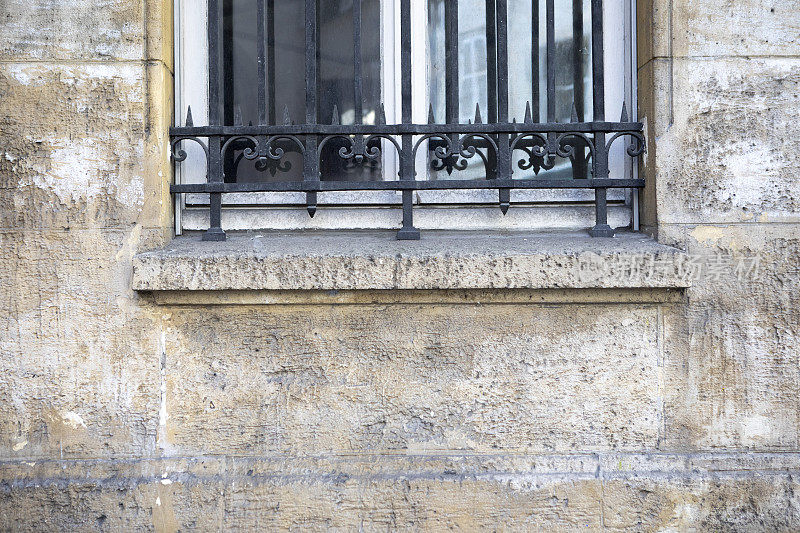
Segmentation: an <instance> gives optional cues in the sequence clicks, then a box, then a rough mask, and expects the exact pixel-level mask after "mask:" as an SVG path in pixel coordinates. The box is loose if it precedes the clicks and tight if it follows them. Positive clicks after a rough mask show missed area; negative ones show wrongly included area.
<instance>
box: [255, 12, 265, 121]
mask: <svg viewBox="0 0 800 533" xmlns="http://www.w3.org/2000/svg"><path fill="white" fill-rule="evenodd" d="M265 1H266V0H256V26H257V28H256V39H257V41H258V42H257V44H256V48H257V49H258V123H259V124H260V125H262V124H266V123H267V49H266V47H267V43H266V38H265V35H264V33H265V27H264V26H265V19H266V9H265V7H266V6H265V5H264V2H265Z"/></svg>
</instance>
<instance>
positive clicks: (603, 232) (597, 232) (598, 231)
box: [589, 224, 614, 237]
mask: <svg viewBox="0 0 800 533" xmlns="http://www.w3.org/2000/svg"><path fill="white" fill-rule="evenodd" d="M589 235H591V236H592V237H613V236H614V228H612V227H611V226H609V225H608V224H598V225H597V226H595V227H593V228H592V229H590V230H589Z"/></svg>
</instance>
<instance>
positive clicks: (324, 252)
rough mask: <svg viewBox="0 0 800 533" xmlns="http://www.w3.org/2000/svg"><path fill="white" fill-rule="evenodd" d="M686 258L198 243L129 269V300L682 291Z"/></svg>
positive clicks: (548, 244)
mask: <svg viewBox="0 0 800 533" xmlns="http://www.w3.org/2000/svg"><path fill="white" fill-rule="evenodd" d="M688 261H689V258H688V256H687V255H686V254H684V253H683V252H681V251H680V250H677V249H675V248H671V247H669V246H665V245H662V244H659V243H657V242H656V241H654V240H653V239H651V238H649V237H646V236H644V235H641V234H636V233H620V234H618V235H617V236H616V237H614V238H610V239H605V238H591V237H589V236H588V235H587V234H585V233H582V232H580V233H578V232H576V233H572V232H570V233H567V232H562V233H555V232H554V233H522V232H519V233H511V232H508V233H487V232H426V233H425V234H424V235H423V238H422V240H421V241H397V240H395V238H394V233H393V232H293V233H277V232H276V233H260V234H229V236H228V239H227V241H225V242H204V241H201V240H200V237H199V235H191V236H182V237H178V238H176V239H174V240H173V241H172V242H171V243H170V244H169V245H168V246H167V247H166V248H164V249H162V250H156V251H151V252H146V253H142V254H139V255H137V256H135V257H134V260H133V279H132V287H133V289H134V290H136V291H156V292H158V291H320V290H321V291H363V290H426V291H431V290H474V289H495V290H497V289H683V288H686V287H688V286H689V284H690V275H689V273H690V272H689V269H688V268H687V266H688Z"/></svg>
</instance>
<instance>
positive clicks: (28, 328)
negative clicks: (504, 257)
mask: <svg viewBox="0 0 800 533" xmlns="http://www.w3.org/2000/svg"><path fill="white" fill-rule="evenodd" d="M170 5H171V2H169V1H167V0H163V1H162V0H105V1H94V2H92V1H89V0H68V1H59V2H53V1H45V0H34V1H22V0H6V1H5V2H2V3H0V20H2V23H0V151H2V153H1V154H0V180H1V181H0V183H2V186H1V187H0V195H1V196H2V203H0V217H1V218H0V221H1V222H0V224H1V226H0V244H1V245H2V248H1V249H2V253H1V254H0V279H2V280H3V283H2V284H1V285H0V309H2V313H0V348H1V350H0V364H1V365H2V366H1V367H0V368H1V369H2V372H0V529H2V530H31V531H41V530H63V529H86V530H98V529H99V530H104V529H112V530H130V529H155V530H160V531H175V530H179V529H180V530H191V529H203V530H205V529H222V528H224V529H232V530H235V529H245V528H254V527H260V528H264V529H267V528H269V529H272V528H278V527H283V528H296V529H301V528H302V529H305V528H316V529H324V528H340V529H348V530H349V529H356V528H359V527H361V528H364V529H378V528H381V529H383V528H415V529H447V528H462V529H477V528H482V529H489V528H497V529H500V528H502V529H518V530H524V529H536V528H538V527H541V528H544V527H550V528H555V529H556V530H562V529H564V530H568V529H577V528H586V527H589V528H590V529H603V528H606V529H619V530H629V529H639V530H674V531H683V530H687V529H690V528H697V529H698V530H733V529H735V530H797V529H798V528H800V498H798V496H797V493H798V488H800V487H798V481H797V476H798V474H799V473H800V453H799V452H800V442H798V439H799V438H800V435H798V433H799V429H798V422H800V420H799V419H798V418H799V417H800V412H798V411H799V410H800V403H798V401H797V393H798V388H799V387H800V361H798V357H799V356H800V349H799V348H800V341H799V340H798V335H799V334H800V311H798V306H799V305H800V296H798V295H800V270H799V269H798V264H800V210H799V209H798V207H799V206H798V204H800V179H798V177H797V175H796V173H797V170H798V168H800V148H799V147H798V144H797V142H796V140H795V139H797V138H798V137H800V121H798V120H797V114H798V111H800V86H799V85H800V22H799V21H800V6H798V5H796V4H795V3H792V2H755V1H751V0H748V1H739V2H733V1H725V2H711V1H706V0H703V1H697V0H695V1H690V0H652V1H642V2H639V15H640V17H639V18H640V24H639V26H640V27H639V30H640V31H639V33H640V35H639V48H640V51H639V59H640V108H641V109H640V111H641V115H643V116H644V117H645V120H646V122H647V129H648V136H649V152H648V156H647V162H646V165H645V169H644V172H645V176H646V178H647V180H648V188H647V190H646V191H645V192H644V193H643V200H644V201H643V204H644V205H643V220H644V222H645V226H646V228H647V230H648V231H650V232H652V233H654V234H657V235H658V239H659V240H660V241H661V242H663V243H665V244H669V245H673V246H676V247H678V248H681V249H683V250H685V251H687V252H689V254H690V255H691V256H702V257H705V259H704V260H702V261H699V264H700V265H705V269H706V270H705V272H704V273H703V275H702V276H699V277H698V278H697V279H696V280H695V282H694V283H693V285H692V287H691V288H690V289H689V290H687V291H686V293H685V294H683V295H679V297H677V298H676V297H674V296H664V295H663V294H661V293H660V292H658V291H656V290H650V289H641V290H634V291H632V292H626V293H625V294H622V295H620V294H617V293H613V292H611V291H609V290H605V289H604V290H596V291H592V290H586V289H584V290H582V291H580V292H577V291H570V290H568V289H565V290H563V291H561V292H559V293H558V294H551V293H547V296H546V297H545V296H542V297H536V296H531V297H530V298H529V301H524V299H523V298H518V297H513V298H512V297H509V295H508V294H507V293H505V292H503V291H492V290H485V291H475V292H471V293H469V294H468V295H467V296H465V297H464V298H463V300H461V301H459V298H460V297H459V296H447V297H446V296H445V295H442V294H439V293H430V294H428V295H427V296H424V297H421V296H420V295H419V294H417V293H415V294H414V295H410V294H407V293H404V292H403V291H395V292H393V293H391V294H389V295H386V294H381V295H375V296H374V297H373V296H369V297H363V296H358V295H352V294H351V295H349V296H346V297H337V296H324V295H323V296H324V297H312V296H309V295H308V294H305V293H304V294H302V295H300V296H297V297H295V298H288V297H286V296H285V295H284V298H285V300H284V302H285V303H286V304H287V305H276V304H275V303H274V302H271V303H270V304H269V305H267V304H266V303H264V302H262V303H258V301H255V300H249V301H247V302H246V303H248V304H249V305H237V304H236V302H235V301H233V300H236V298H232V299H229V300H225V299H224V298H222V299H221V300H220V301H217V302H214V303H216V304H218V305H209V302H206V303H203V302H202V297H201V298H200V300H192V299H191V298H188V299H186V300H185V301H182V302H181V301H179V300H178V299H175V300H169V299H167V301H159V300H158V299H157V298H155V297H154V296H153V295H149V294H145V293H136V292H134V291H133V290H132V288H131V277H132V258H133V257H134V255H135V254H137V253H138V252H141V251H145V250H153V249H158V248H160V247H162V246H164V245H165V244H166V243H167V242H168V241H169V240H170V238H171V228H172V214H171V207H170V198H169V195H168V184H169V181H170V172H171V170H170V165H169V160H168V156H167V150H168V146H167V144H168V143H167V126H168V124H169V122H170V119H171V105H172V104H171V83H172V63H171V55H172V52H171V39H172V37H171V35H172V28H171V23H170V20H171V9H170ZM756 259H757V260H758V262H757V263H756V264H757V267H758V268H757V269H753V268H752V265H753V264H754V263H753V261H754V260H756ZM740 260H741V261H744V263H743V264H745V265H747V270H746V271H739V272H737V271H736V269H735V268H732V267H731V265H737V264H739V263H738V262H739V261H740ZM723 263H724V264H723ZM709 265H711V266H709ZM714 265H716V267H714ZM720 265H722V266H720Z"/></svg>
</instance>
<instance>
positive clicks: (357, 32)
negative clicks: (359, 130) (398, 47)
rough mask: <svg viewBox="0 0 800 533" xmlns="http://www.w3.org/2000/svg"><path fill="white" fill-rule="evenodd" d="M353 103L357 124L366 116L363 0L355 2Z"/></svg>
mask: <svg viewBox="0 0 800 533" xmlns="http://www.w3.org/2000/svg"><path fill="white" fill-rule="evenodd" d="M353 74H354V76H353V103H354V109H355V123H356V124H361V123H362V121H363V116H364V88H363V72H362V68H361V0H353Z"/></svg>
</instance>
